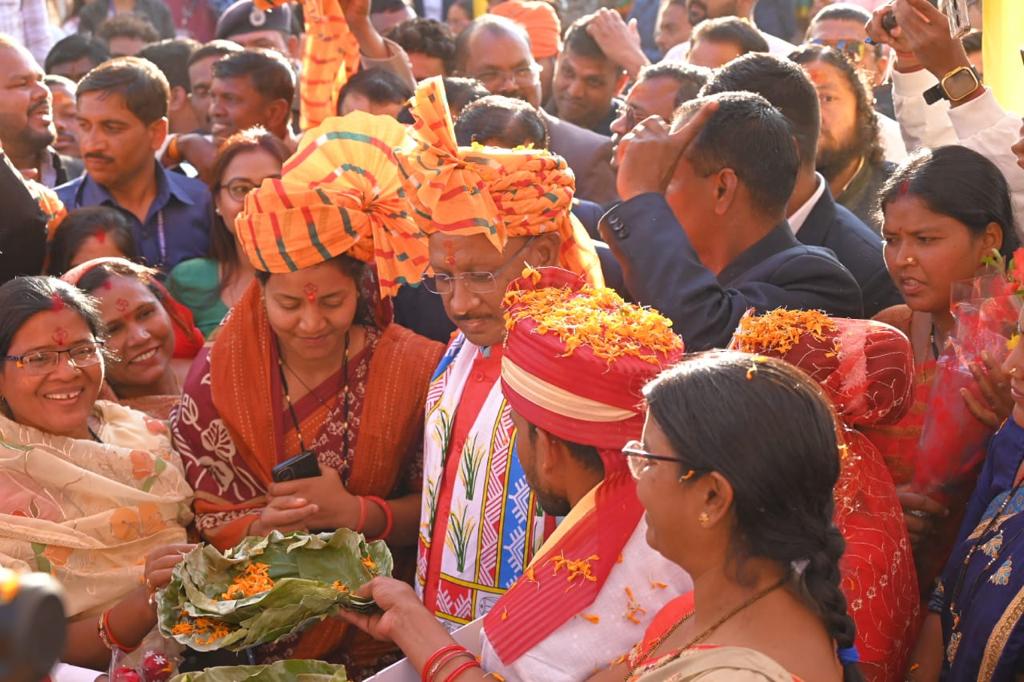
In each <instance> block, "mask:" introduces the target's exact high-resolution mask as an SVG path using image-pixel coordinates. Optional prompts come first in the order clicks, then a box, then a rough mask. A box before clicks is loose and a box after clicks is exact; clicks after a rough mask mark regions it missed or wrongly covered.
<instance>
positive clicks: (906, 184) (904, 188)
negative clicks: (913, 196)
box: [899, 180, 910, 197]
mask: <svg viewBox="0 0 1024 682" xmlns="http://www.w3.org/2000/svg"><path fill="white" fill-rule="evenodd" d="M909 191H910V180H904V181H903V182H901V183H900V189H899V192H900V196H901V197H902V196H906V194H907V192H909Z"/></svg>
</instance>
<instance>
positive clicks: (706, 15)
mask: <svg viewBox="0 0 1024 682" xmlns="http://www.w3.org/2000/svg"><path fill="white" fill-rule="evenodd" d="M756 6H757V0H686V11H687V14H688V15H689V17H690V25H691V26H693V27H694V29H696V28H697V24H699V23H700V22H702V21H704V20H705V19H717V18H719V17H739V18H740V19H747V20H749V21H750V23H751V24H753V25H755V26H756V25H757V24H756V22H755V21H754V8H755V7H756ZM764 38H765V40H767V41H768V51H769V52H771V53H772V54H775V55H779V56H780V57H785V56H786V55H788V54H789V53H790V52H792V51H793V50H794V49H796V46H795V45H793V43H790V42H787V41H785V40H783V39H782V38H778V37H776V36H773V35H772V34H771V33H765V34H764ZM689 52H690V41H686V42H685V43H680V44H678V45H676V46H675V47H673V48H672V49H671V50H669V51H668V54H666V55H665V61H672V62H685V61H686V56H687V55H688V54H689Z"/></svg>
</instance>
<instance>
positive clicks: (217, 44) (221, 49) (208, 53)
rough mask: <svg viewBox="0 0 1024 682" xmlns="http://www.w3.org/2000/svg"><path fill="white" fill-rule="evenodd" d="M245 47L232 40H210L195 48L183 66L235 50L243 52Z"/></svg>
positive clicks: (224, 55) (234, 51) (223, 55)
mask: <svg viewBox="0 0 1024 682" xmlns="http://www.w3.org/2000/svg"><path fill="white" fill-rule="evenodd" d="M244 51H245V48H244V47H242V46H241V45H239V44H238V43H236V42H234V41H233V40H221V39H217V40H211V41H210V42H208V43H204V44H203V45H202V46H201V47H199V48H197V49H196V50H195V51H194V52H193V53H192V54H191V55H190V56H189V58H188V62H187V63H186V65H185V67H186V68H188V67H189V66H192V65H193V64H195V63H196V62H198V61H201V60H203V59H206V58H208V57H226V56H228V55H229V54H235V53H236V52H244Z"/></svg>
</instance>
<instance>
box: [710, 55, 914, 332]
mask: <svg viewBox="0 0 1024 682" xmlns="http://www.w3.org/2000/svg"><path fill="white" fill-rule="evenodd" d="M840 59H842V58H841V57H840ZM737 90H746V91H747V92H753V93H756V94H758V95H761V96H762V97H764V98H765V99H766V100H768V101H769V102H771V103H772V105H773V106H775V107H776V108H777V109H778V110H779V111H781V112H782V115H783V116H785V117H786V119H787V120H788V121H789V124H790V127H791V129H792V131H793V137H794V138H795V139H796V148H797V155H798V157H799V160H800V165H799V169H798V171H797V176H796V185H795V187H794V188H793V194H792V196H791V197H790V200H789V204H788V206H787V210H786V213H787V217H788V220H789V227H790V229H791V230H792V231H793V234H795V235H796V238H797V239H798V240H800V242H802V243H803V244H807V245H808V246H823V247H825V248H827V249H829V250H831V251H832V252H833V253H834V254H835V255H836V258H838V259H839V262H840V263H842V264H843V265H844V266H845V267H846V269H847V270H849V271H850V274H852V275H853V277H854V279H856V280H857V284H858V285H859V286H860V289H861V293H862V298H863V303H864V315H865V316H866V317H872V316H873V315H874V314H875V313H877V312H878V311H880V310H883V309H885V308H888V307H889V306H893V305H897V304H899V303H902V302H903V299H902V298H901V297H900V295H899V292H898V291H897V290H896V286H895V285H894V284H893V281H892V278H891V277H890V276H889V272H888V270H887V269H886V267H885V261H884V260H883V259H882V240H881V237H880V236H879V232H878V231H877V230H872V229H871V228H870V227H868V226H867V225H865V224H864V223H863V222H862V221H861V220H859V219H858V218H857V216H855V215H854V214H852V213H851V212H850V211H848V210H847V209H845V208H844V207H842V206H839V205H836V202H835V201H834V200H833V198H832V193H831V191H830V188H829V183H828V182H826V180H825V178H823V177H822V176H821V175H820V174H819V173H817V172H816V171H815V164H816V163H817V161H816V159H818V158H819V157H818V154H817V152H816V150H817V146H818V138H819V129H820V122H819V121H820V120H821V118H820V116H819V113H818V108H819V107H818V92H817V91H816V90H815V88H814V85H813V84H812V83H811V82H810V80H809V79H808V77H807V76H806V75H804V73H803V71H801V69H800V67H799V66H797V65H795V64H793V63H792V62H790V61H787V60H784V59H779V58H778V57H773V56H771V55H766V54H749V55H745V56H743V57H740V58H739V59H737V60H735V61H732V62H730V63H728V64H726V65H725V66H723V67H722V68H721V69H719V70H718V71H716V72H715V73H714V75H713V76H712V77H711V80H710V81H708V84H707V85H706V86H705V87H704V89H703V90H702V91H701V94H703V95H713V94H717V93H722V92H729V91H733V92H734V91H737Z"/></svg>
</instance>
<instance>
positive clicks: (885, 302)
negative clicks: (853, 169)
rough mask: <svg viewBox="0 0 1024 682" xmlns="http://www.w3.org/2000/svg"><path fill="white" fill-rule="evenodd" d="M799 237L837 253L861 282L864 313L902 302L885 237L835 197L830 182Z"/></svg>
mask: <svg viewBox="0 0 1024 682" xmlns="http://www.w3.org/2000/svg"><path fill="white" fill-rule="evenodd" d="M796 238H797V239H799V240H800V241H801V242H803V243H804V244H807V245H808V246H824V247H825V248H826V249H829V250H830V251H832V253H834V254H835V255H836V258H838V259H839V262H840V263H842V264H843V265H844V266H845V267H846V269H847V270H849V271H850V274H852V275H853V278H854V279H856V280H857V284H858V285H860V291H861V296H862V298H863V301H864V315H865V317H874V316H875V313H877V312H878V311H879V310H884V309H885V308H888V307H889V306H894V305H899V304H900V303H903V297H902V296H900V293H899V291H898V290H897V289H896V285H895V284H893V282H892V278H891V277H890V276H889V271H888V270H886V269H885V261H884V260H882V238H881V237H880V236H879V235H878V234H877V233H876V232H875V231H873V230H872V229H871V228H870V227H868V226H867V225H865V224H864V222H863V221H862V220H861V219H860V218H858V217H857V216H855V215H854V214H853V213H851V212H850V211H849V209H847V208H845V207H844V206H840V205H839V204H837V203H836V202H835V200H834V199H833V198H832V193H831V192H830V191H829V189H828V186H827V185H826V186H825V192H824V194H822V195H821V198H820V199H818V203H816V204H815V205H814V208H813V209H811V212H810V214H809V215H808V216H807V220H806V221H804V224H803V226H802V227H801V228H800V230H799V231H798V232H797V233H796Z"/></svg>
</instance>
